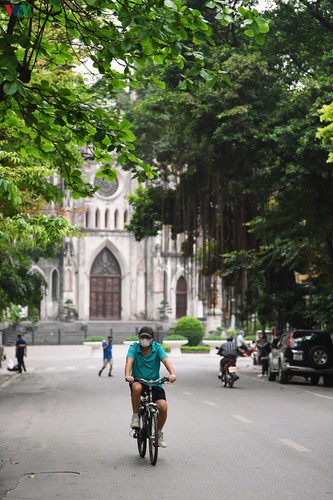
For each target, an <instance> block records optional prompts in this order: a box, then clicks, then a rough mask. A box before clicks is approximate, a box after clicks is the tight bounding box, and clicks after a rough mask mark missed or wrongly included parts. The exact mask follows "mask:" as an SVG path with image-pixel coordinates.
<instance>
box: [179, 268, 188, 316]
mask: <svg viewBox="0 0 333 500" xmlns="http://www.w3.org/2000/svg"><path fill="white" fill-rule="evenodd" d="M186 314H187V283H186V280H185V278H184V276H181V277H180V278H179V280H178V281H177V287H176V318H182V317H183V316H186Z"/></svg>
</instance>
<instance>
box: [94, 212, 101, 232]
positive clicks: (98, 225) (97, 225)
mask: <svg viewBox="0 0 333 500" xmlns="http://www.w3.org/2000/svg"><path fill="white" fill-rule="evenodd" d="M100 222H101V214H100V211H99V209H97V210H96V213H95V228H99V227H100Z"/></svg>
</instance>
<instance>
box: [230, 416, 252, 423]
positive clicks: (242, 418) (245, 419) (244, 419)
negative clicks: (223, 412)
mask: <svg viewBox="0 0 333 500" xmlns="http://www.w3.org/2000/svg"><path fill="white" fill-rule="evenodd" d="M232 416H233V417H234V418H236V419H237V420H239V421H240V422H243V424H253V422H252V421H251V420H249V419H248V418H245V417H242V415H232Z"/></svg>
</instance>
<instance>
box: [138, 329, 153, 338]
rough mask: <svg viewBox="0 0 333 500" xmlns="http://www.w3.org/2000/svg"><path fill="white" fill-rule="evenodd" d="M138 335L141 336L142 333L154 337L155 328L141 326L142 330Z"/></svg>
mask: <svg viewBox="0 0 333 500" xmlns="http://www.w3.org/2000/svg"><path fill="white" fill-rule="evenodd" d="M138 335H139V337H141V335H145V336H146V337H149V338H151V339H153V338H154V330H153V329H152V328H150V326H143V327H142V328H141V330H140V331H139V333H138Z"/></svg>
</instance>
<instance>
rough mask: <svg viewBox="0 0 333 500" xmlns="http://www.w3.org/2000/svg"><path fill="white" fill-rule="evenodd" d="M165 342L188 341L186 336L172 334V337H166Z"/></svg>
mask: <svg viewBox="0 0 333 500" xmlns="http://www.w3.org/2000/svg"><path fill="white" fill-rule="evenodd" d="M165 340H187V337H184V335H176V334H172V335H167V336H166V337H164V339H163V342H164V341H165Z"/></svg>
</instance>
